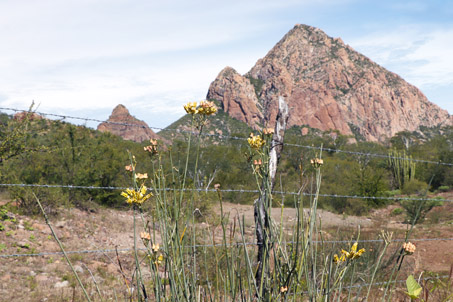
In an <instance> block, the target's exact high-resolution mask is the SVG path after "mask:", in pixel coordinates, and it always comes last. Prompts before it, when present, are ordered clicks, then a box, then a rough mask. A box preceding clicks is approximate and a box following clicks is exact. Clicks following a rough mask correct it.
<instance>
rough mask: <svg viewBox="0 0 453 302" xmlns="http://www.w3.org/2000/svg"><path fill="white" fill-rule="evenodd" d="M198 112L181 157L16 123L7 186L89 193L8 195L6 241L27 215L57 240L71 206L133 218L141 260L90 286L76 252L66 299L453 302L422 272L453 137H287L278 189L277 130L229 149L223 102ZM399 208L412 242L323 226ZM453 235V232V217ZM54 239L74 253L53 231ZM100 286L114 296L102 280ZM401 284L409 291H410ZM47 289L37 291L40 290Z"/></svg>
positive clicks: (176, 149) (123, 263)
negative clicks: (221, 127)
mask: <svg viewBox="0 0 453 302" xmlns="http://www.w3.org/2000/svg"><path fill="white" fill-rule="evenodd" d="M185 109H186V112H187V120H188V121H190V127H191V128H190V131H187V132H186V134H187V135H186V136H184V137H181V136H180V137H179V138H178V139H174V140H173V142H172V144H171V145H165V144H164V143H162V142H159V141H156V140H151V141H149V142H145V143H143V144H137V143H133V142H128V141H123V140H122V139H120V138H119V137H115V136H112V135H109V134H105V133H99V132H96V131H94V130H91V129H88V128H85V127H80V126H74V125H72V124H69V123H64V122H55V121H49V120H46V119H33V118H31V115H30V116H26V117H25V118H24V119H21V120H18V119H11V118H10V117H8V116H5V115H4V116H2V129H1V135H2V136H3V138H4V141H5V142H6V141H10V142H14V141H16V142H20V144H12V145H11V146H13V145H14V146H15V147H14V148H15V149H14V148H12V147H10V146H6V147H5V148H3V149H1V152H2V154H0V155H1V158H2V163H1V165H2V166H1V174H0V176H1V180H2V181H1V182H2V183H3V184H38V185H39V184H41V185H61V184H71V185H73V186H79V187H80V188H78V189H73V188H72V189H71V188H69V187H64V186H62V187H59V186H56V187H27V186H5V191H4V192H3V193H4V194H8V195H9V199H10V200H11V202H7V203H6V204H4V205H3V206H2V212H1V213H0V214H1V220H2V222H4V223H5V224H6V225H7V228H8V230H6V229H4V230H1V232H2V234H1V235H2V236H8V235H6V232H12V230H13V229H14V226H15V225H17V224H18V222H16V221H15V218H14V215H15V214H14V213H17V214H16V215H18V214H26V215H35V217H36V216H42V214H43V213H46V215H49V216H50V218H49V217H46V222H48V225H49V227H51V228H52V224H53V223H52V219H55V220H57V221H58V217H59V215H61V211H62V208H71V207H76V208H78V209H81V210H83V211H96V210H97V209H103V208H106V207H109V208H116V209H120V210H123V211H125V210H129V211H132V223H131V224H129V226H130V234H131V236H132V238H131V239H132V242H129V243H130V244H131V248H132V250H131V253H130V254H129V256H130V257H129V259H128V260H120V257H119V256H118V257H117V259H110V261H111V263H113V264H115V267H117V269H116V270H115V269H114V270H113V271H110V272H108V273H107V272H105V271H102V270H99V271H98V272H94V273H93V272H92V271H91V270H89V269H88V270H83V271H88V272H89V275H87V274H85V276H84V277H85V278H81V277H79V274H81V272H80V271H81V270H78V269H76V268H75V266H74V265H72V263H73V262H77V261H78V260H79V259H77V258H75V257H74V256H72V257H71V255H70V254H67V255H65V257H64V259H61V261H66V262H67V263H68V264H70V267H71V271H72V272H70V271H69V269H68V273H67V274H66V275H65V278H64V279H65V280H68V281H70V282H71V286H72V287H73V288H74V293H73V295H72V297H71V295H69V296H65V297H63V298H64V299H65V300H68V301H70V300H71V298H72V300H74V299H76V300H77V299H80V300H83V299H86V300H89V301H98V300H99V301H106V300H117V301H123V300H127V301H373V300H375V301H395V300H396V299H398V300H402V301H403V300H404V299H406V300H407V299H413V300H416V299H424V300H425V301H428V300H429V301H449V299H451V298H452V288H451V287H452V285H451V274H452V273H451V271H450V273H449V274H448V272H444V273H445V274H436V273H430V272H424V273H423V274H420V272H419V271H415V270H413V267H412V266H411V265H408V263H412V261H413V260H412V258H413V257H414V254H415V253H417V248H416V246H415V245H414V244H413V243H412V242H411V239H412V238H413V234H414V233H415V232H416V231H417V230H416V225H417V224H423V223H426V222H425V221H426V218H427V217H428V216H429V214H430V212H432V211H434V210H435V207H437V206H442V205H444V203H446V202H445V201H444V202H443V201H442V199H434V198H432V195H433V194H434V193H435V192H436V191H439V192H441V191H448V190H449V189H448V188H449V187H451V186H452V185H453V183H452V181H453V178H452V179H450V178H451V177H450V174H451V172H452V170H451V169H452V167H451V166H447V165H433V164H430V163H428V162H416V161H414V159H417V158H423V159H427V160H429V161H432V162H453V151H452V150H451V147H450V146H451V140H452V139H453V132H448V131H449V129H443V130H442V131H443V132H442V135H432V136H428V135H427V136H426V137H423V138H420V137H418V136H417V134H415V133H401V134H399V135H397V136H396V137H394V138H392V139H390V140H389V142H388V145H380V144H374V143H369V142H358V143H354V144H350V143H347V142H348V138H347V137H343V136H341V135H339V134H338V133H330V132H329V133H319V132H316V131H314V130H313V131H311V132H312V133H311V134H309V135H306V136H301V135H300V128H297V127H295V128H292V129H289V130H288V131H287V132H286V134H285V143H286V145H285V146H284V148H283V151H282V153H281V158H280V162H279V167H278V172H277V174H276V175H274V176H273V177H272V173H271V170H270V151H271V146H272V141H273V140H274V133H273V129H268V128H264V129H263V130H262V131H251V132H252V134H250V135H249V133H231V136H235V137H237V138H243V140H238V139H237V140H232V141H229V142H228V143H224V142H222V143H220V142H219V141H215V138H213V137H212V136H208V137H205V136H204V135H203V133H209V131H210V129H211V127H216V125H215V124H216V121H215V120H214V119H213V116H212V115H213V114H214V113H215V112H216V111H217V108H216V107H215V105H214V104H213V103H211V102H203V103H201V104H196V103H189V104H187V105H186V107H185ZM16 129H26V131H25V130H21V131H20V132H18V131H17V130H16ZM408 141H410V142H411V143H409V144H408V143H407V142H408ZM55 142H59V144H58V147H55V145H56V144H55ZM415 142H417V143H415ZM300 146H306V147H307V148H301V147H300ZM309 147H311V148H309ZM336 150H343V151H350V152H351V153H352V154H350V153H345V152H337V151H336ZM354 152H359V154H356V153H354ZM397 152H399V153H397ZM370 153H372V154H388V155H389V157H382V158H380V157H372V156H370V155H367V154H370ZM99 187H102V188H101V189H99ZM276 192H280V193H276ZM286 193H291V194H286ZM354 196H356V197H354ZM360 197H369V198H360ZM408 197H409V198H408ZM258 201H261V202H262V204H263V209H264V212H259V211H258V212H255V214H254V215H255V218H254V219H253V221H252V222H250V220H249V221H246V219H245V218H244V216H241V215H239V213H238V212H234V211H227V210H226V209H227V208H228V207H229V204H232V203H234V204H238V203H239V204H244V205H246V206H249V207H252V204H254V203H255V204H256V203H257V202H258ZM395 205H396V206H398V207H397V208H395V209H400V210H399V211H396V210H393V211H392V213H393V214H394V216H400V215H401V216H402V214H403V213H404V218H403V217H402V218H401V220H402V221H404V222H405V224H404V228H403V232H399V233H397V232H394V231H393V230H391V229H387V228H385V227H383V228H382V229H381V230H378V231H377V232H375V233H370V232H364V231H363V230H362V229H361V228H360V224H357V225H355V226H354V227H351V228H348V229H347V230H342V231H341V232H338V229H337V233H336V237H332V236H333V235H332V234H335V230H332V229H330V230H329V229H324V228H323V221H322V220H321V219H320V214H319V213H320V211H321V210H322V209H327V210H330V211H333V212H336V213H340V214H342V215H345V216H347V215H369V213H370V212H371V211H373V210H376V209H382V208H385V207H388V206H395ZM286 209H292V212H291V213H292V214H293V216H292V217H288V216H284V215H283V212H284V211H285V210H286ZM433 209H434V210H433ZM274 212H280V213H282V215H280V220H277V219H274V218H273V214H274ZM30 217H33V216H30ZM49 219H50V220H49ZM284 219H288V220H291V221H290V222H289V223H288V221H284ZM442 219H445V217H443V218H442ZM446 219H448V218H446ZM55 220H54V221H55ZM49 221H50V222H49ZM446 223H450V224H451V218H450V221H448V220H447V221H446ZM23 225H25V223H24V224H23ZM28 228H32V226H28ZM257 230H261V231H262V233H260V234H259V232H257ZM345 231H346V233H345ZM107 234H108V233H107ZM11 235H12V233H10V235H9V236H11ZM49 235H50V236H52V237H54V238H55V239H56V240H57V241H58V242H61V240H59V237H61V236H59V234H58V232H55V231H54V230H53V229H52V231H51V233H50V234H49ZM401 235H402V236H401ZM259 236H262V238H259ZM327 236H328V237H331V239H337V240H338V242H336V243H334V242H332V241H334V240H331V239H327V238H325V237H327ZM257 237H258V238H257ZM30 240H31V241H33V239H30ZM367 240H368V242H367ZM373 240H376V241H373ZM5 242H6V240H5ZM257 243H258V244H257ZM332 243H333V244H332ZM365 245H366V246H365ZM60 247H61V249H62V250H63V251H64V250H65V248H64V245H61V246H60ZM5 248H6V246H5ZM20 248H21V249H23V250H25V249H26V250H29V249H30V246H29V247H28V248H27V247H26V246H21V247H20ZM414 274H417V275H415V277H414ZM100 277H102V279H103V280H104V282H103V284H100V283H99V282H97V281H96V280H97V279H98V278H100ZM109 279H110V282H106V280H109ZM401 280H404V281H405V283H406V284H403V285H405V287H407V288H405V290H404V291H405V292H406V293H404V291H403V290H401V289H398V286H400V285H401V283H399V282H400V281H401ZM406 280H407V281H406ZM33 284H35V283H33V282H32V281H30V285H29V286H30V287H32V286H36V284H35V285H33ZM376 285H378V287H377V288H376ZM103 286H106V287H107V288H103ZM76 288H77V289H78V291H79V294H75V289H76ZM107 289H108V290H107ZM56 299H57V298H56Z"/></svg>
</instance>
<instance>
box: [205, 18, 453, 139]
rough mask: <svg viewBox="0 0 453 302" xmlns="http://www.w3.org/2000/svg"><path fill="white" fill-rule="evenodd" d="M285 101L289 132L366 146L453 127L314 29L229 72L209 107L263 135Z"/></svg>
mask: <svg viewBox="0 0 453 302" xmlns="http://www.w3.org/2000/svg"><path fill="white" fill-rule="evenodd" d="M279 95H282V96H284V97H285V99H286V100H287V102H288V104H289V107H290V108H291V110H290V118H289V126H294V125H297V126H304V125H306V126H309V127H311V128H317V129H320V130H322V131H328V130H339V131H340V132H341V133H342V134H345V135H355V136H356V137H362V138H364V139H365V140H367V141H384V140H385V139H386V138H388V137H391V136H393V135H394V134H396V133H397V132H400V131H415V130H417V129H419V127H420V126H425V127H434V126H448V125H452V124H453V123H452V122H453V118H452V117H451V116H450V115H449V114H448V112H447V111H446V110H443V109H441V108H440V107H438V106H437V105H435V104H433V103H431V102H429V101H428V99H427V98H426V97H425V95H424V94H423V93H422V92H421V91H420V90H419V89H417V88H416V87H415V86H413V85H411V84H409V83H407V82H406V81H404V80H403V79H402V78H401V77H400V76H398V75H397V74H395V73H392V72H390V71H388V70H386V69H385V68H383V67H381V66H379V65H378V64H376V63H374V62H373V61H371V60H370V59H368V58H367V57H365V56H364V55H362V54H360V53H358V52H356V51H355V50H354V49H352V48H351V47H350V46H348V45H346V44H344V43H343V41H342V40H341V39H339V38H337V39H334V38H331V37H329V36H327V35H326V34H325V33H324V32H323V31H321V30H320V29H317V28H314V27H311V26H307V25H296V26H295V27H294V28H293V29H292V30H291V31H289V32H288V33H287V34H286V35H285V36H284V37H283V38H282V39H281V40H280V42H278V43H277V44H276V45H275V46H274V47H273V48H272V49H271V50H270V51H269V52H268V54H267V55H266V56H265V57H264V58H262V59H259V60H258V62H257V63H256V64H255V66H254V67H253V68H252V69H251V70H250V71H249V72H248V73H246V74H245V75H240V74H239V73H237V72H236V71H235V70H234V69H233V68H231V67H226V68H224V69H223V70H222V71H221V72H220V73H219V75H218V76H217V78H216V79H215V80H214V81H213V82H212V83H211V85H210V87H209V90H208V93H207V99H210V100H217V101H219V102H220V104H221V107H222V109H223V110H224V111H225V112H226V113H227V114H229V115H230V116H231V117H233V118H235V119H238V120H240V121H243V122H245V123H247V124H248V125H249V126H251V127H253V128H256V129H257V128H260V127H262V126H263V125H272V124H273V122H272V121H274V120H275V116H276V113H277V104H278V102H277V100H278V96H279Z"/></svg>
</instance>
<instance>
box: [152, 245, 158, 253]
mask: <svg viewBox="0 0 453 302" xmlns="http://www.w3.org/2000/svg"><path fill="white" fill-rule="evenodd" d="M152 249H153V252H154V253H157V252H158V251H159V243H156V244H153V246H152Z"/></svg>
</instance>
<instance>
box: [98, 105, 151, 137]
mask: <svg viewBox="0 0 453 302" xmlns="http://www.w3.org/2000/svg"><path fill="white" fill-rule="evenodd" d="M107 121H109V122H112V123H101V124H99V126H98V128H97V129H98V130H99V131H102V132H105V131H107V132H110V133H112V134H115V135H118V136H121V137H122V138H123V139H126V140H131V141H134V142H142V141H145V140H149V139H151V138H152V139H159V136H158V135H157V134H156V133H154V132H153V130H151V129H150V128H149V127H148V125H147V124H146V123H145V122H143V121H140V120H138V119H136V118H135V117H133V116H132V115H131V114H130V113H129V110H127V108H126V107H125V106H124V105H118V106H116V107H115V108H114V109H113V111H112V114H111V115H110V117H109V119H108V120H107ZM114 123H122V124H132V125H140V126H126V125H115V124H114Z"/></svg>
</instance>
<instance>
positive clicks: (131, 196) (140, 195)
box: [121, 185, 153, 205]
mask: <svg viewBox="0 0 453 302" xmlns="http://www.w3.org/2000/svg"><path fill="white" fill-rule="evenodd" d="M146 191H147V188H146V186H144V185H142V186H141V187H140V189H139V190H138V191H136V190H131V189H126V191H123V192H121V196H123V197H125V198H126V201H127V203H129V204H138V205H141V204H142V203H144V202H145V201H146V200H148V199H149V198H150V197H151V196H153V194H152V193H148V194H146Z"/></svg>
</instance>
